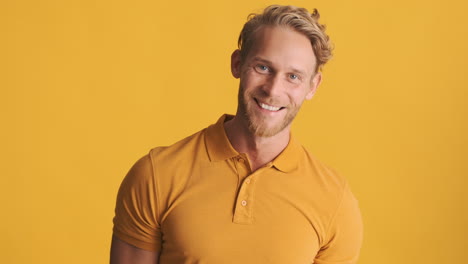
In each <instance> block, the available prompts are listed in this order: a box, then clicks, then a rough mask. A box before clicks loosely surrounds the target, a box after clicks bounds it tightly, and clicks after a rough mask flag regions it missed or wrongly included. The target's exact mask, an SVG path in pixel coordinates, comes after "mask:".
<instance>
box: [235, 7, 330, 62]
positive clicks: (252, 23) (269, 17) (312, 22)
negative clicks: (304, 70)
mask: <svg viewBox="0 0 468 264" xmlns="http://www.w3.org/2000/svg"><path fill="white" fill-rule="evenodd" d="M319 18H320V14H319V12H318V10H317V9H314V11H313V12H312V13H309V11H307V9H305V8H301V7H296V6H281V5H271V6H268V7H267V8H265V10H263V13H261V14H255V13H252V14H250V15H249V16H248V19H247V20H248V21H247V22H246V23H245V24H244V27H243V28H242V31H241V33H240V35H239V40H238V46H239V49H240V56H241V61H244V59H245V58H246V57H247V55H248V53H249V51H250V49H251V48H252V45H253V44H254V42H255V33H256V32H257V30H258V29H260V28H261V27H263V26H287V27H290V28H291V29H293V30H295V31H297V32H299V33H302V34H304V35H305V36H306V37H308V38H309V39H310V43H311V44H312V49H313V50H314V54H315V57H316V60H317V61H316V63H317V64H316V69H315V70H316V71H319V70H321V69H322V67H323V65H324V64H325V63H326V62H327V61H328V60H330V59H331V57H332V49H333V47H332V44H331V42H330V39H329V37H328V35H327V34H325V25H322V24H320V23H319V22H318V20H319Z"/></svg>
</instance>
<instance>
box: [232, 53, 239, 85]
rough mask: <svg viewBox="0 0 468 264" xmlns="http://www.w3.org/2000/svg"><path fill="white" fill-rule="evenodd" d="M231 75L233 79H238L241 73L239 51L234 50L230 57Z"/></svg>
mask: <svg viewBox="0 0 468 264" xmlns="http://www.w3.org/2000/svg"><path fill="white" fill-rule="evenodd" d="M231 73H232V76H234V78H236V79H238V78H240V73H241V58H240V50H238V49H236V50H235V51H234V52H233V53H232V55H231Z"/></svg>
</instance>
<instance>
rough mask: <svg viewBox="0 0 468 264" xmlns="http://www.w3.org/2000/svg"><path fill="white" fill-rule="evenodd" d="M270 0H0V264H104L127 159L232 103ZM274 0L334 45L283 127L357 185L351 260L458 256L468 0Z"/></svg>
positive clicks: (462, 244)
mask: <svg viewBox="0 0 468 264" xmlns="http://www.w3.org/2000/svg"><path fill="white" fill-rule="evenodd" d="M272 3H274V2H272V1H248V0H242V1H239V0H235V1H215V0H211V1H185V2H179V1H142V0H138V1H110V0H106V1H104V0H103V1H90V0H84V1H78V0H76V1H75V0H73V1H58V0H57V1H51V0H44V1H32V0H27V1H25V0H23V1H22V0H16V1H8V0H2V1H1V2H0V38H1V41H0V87H1V96H0V100H1V101H0V102H1V103H0V117H1V130H0V138H1V139H0V140H1V141H0V143H1V152H0V153H1V154H0V155H1V156H0V158H1V162H0V166H1V167H0V169H1V185H0V186H1V189H0V202H1V210H0V214H1V215H0V259H1V262H2V263H48V264H53V263H70V264H71V263H106V262H108V251H109V241H110V237H111V228H112V217H113V209H114V202H115V196H116V192H117V189H118V186H119V184H120V182H121V180H122V178H123V177H124V175H125V174H126V172H127V170H128V169H129V168H130V166H131V165H132V164H133V163H134V162H135V161H136V160H137V159H138V158H139V157H140V156H142V155H144V154H146V153H147V151H148V150H149V149H150V148H152V147H154V146H158V145H167V144H170V143H172V142H174V141H176V140H178V139H181V138H183V137H184V136H186V135H189V134H191V133H193V132H196V131H198V130H199V129H201V128H203V127H205V126H206V125H208V124H211V123H213V122H215V121H216V119H217V118H218V117H219V116H220V115H221V114H222V113H224V112H228V113H234V111H235V108H236V95H237V85H238V84H237V80H235V79H233V78H232V77H231V75H230V70H229V57H230V54H231V52H232V51H233V50H234V49H235V48H236V41H237V35H238V33H239V31H240V29H241V27H242V25H243V23H244V22H245V18H246V16H247V15H248V13H250V12H253V11H258V10H261V9H262V8H263V7H265V6H266V5H268V4H272ZM277 3H282V4H284V3H291V4H295V5H301V6H305V7H307V8H309V9H311V8H313V7H317V8H319V11H320V12H321V14H322V22H325V23H326V24H327V25H328V33H329V34H330V36H331V37H332V40H333V42H334V43H335V46H336V48H335V57H334V58H333V60H332V61H331V62H330V63H329V64H328V65H326V67H325V69H324V82H323V84H322V86H321V87H320V89H319V91H318V93H317V94H316V96H315V97H314V99H313V100H312V101H311V102H308V103H307V104H306V105H305V106H304V107H303V110H302V112H301V113H300V114H299V116H298V118H297V121H296V123H295V125H294V131H295V134H296V136H297V137H298V138H299V139H300V141H301V142H302V143H303V144H304V145H305V146H307V147H308V148H309V149H310V150H311V151H312V152H313V153H315V155H316V156H318V157H319V158H320V159H321V160H322V161H324V162H325V163H327V164H329V165H331V166H332V167H334V168H336V169H337V170H338V171H340V172H341V173H342V174H344V175H346V176H347V178H348V179H349V181H350V182H351V186H352V188H353V191H354V193H355V195H356V196H357V197H358V199H359V201H360V206H361V210H362V213H363V216H364V222H365V241H364V245H363V248H362V253H361V259H360V263H361V264H375V263H378V264H386V263H388V264H394V263H409V264H414V263H425V264H435V263H437V264H439V263H466V247H467V244H468V239H467V236H468V232H467V227H466V225H467V224H468V210H467V209H468V208H467V207H468V206H467V202H468V196H467V194H466V193H465V189H466V188H467V180H466V177H467V176H468V175H467V174H468V159H467V157H468V151H467V148H468V140H467V134H468V125H467V123H468V122H467V121H468V120H467V112H468V110H467V107H466V102H467V100H468V98H467V89H468V86H467V84H468V81H467V78H468V77H467V76H468V72H467V71H468V70H467V68H468V67H467V66H468V65H467V61H468V51H467V50H468V41H467V37H468V18H467V17H468V15H467V12H466V11H467V10H468V8H467V5H468V4H467V2H466V1H463V0H447V1H423V0H394V1H373V0H356V1H350V0H349V1H347V0H342V1H330V0H328V1H325V0H317V1H298V0H295V1H288V2H287V1H277ZM278 239H281V238H278Z"/></svg>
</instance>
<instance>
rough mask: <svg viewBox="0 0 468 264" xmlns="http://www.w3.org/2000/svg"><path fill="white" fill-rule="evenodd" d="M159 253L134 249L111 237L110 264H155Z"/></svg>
mask: <svg viewBox="0 0 468 264" xmlns="http://www.w3.org/2000/svg"><path fill="white" fill-rule="evenodd" d="M158 259H159V252H152V251H147V250H143V249H140V248H137V247H134V246H132V245H130V244H128V243H126V242H123V241H122V240H120V239H118V238H117V237H116V236H112V245H111V253H110V263H111V264H157V263H158Z"/></svg>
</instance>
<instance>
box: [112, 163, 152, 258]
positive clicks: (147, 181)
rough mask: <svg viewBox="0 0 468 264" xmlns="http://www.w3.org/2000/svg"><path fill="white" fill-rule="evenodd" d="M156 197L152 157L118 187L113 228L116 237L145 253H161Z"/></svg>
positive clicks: (130, 173) (136, 166)
mask: <svg viewBox="0 0 468 264" xmlns="http://www.w3.org/2000/svg"><path fill="white" fill-rule="evenodd" d="M156 194H157V192H156V185H155V180H154V176H153V166H152V161H151V157H150V155H146V156H144V157H143V158H141V159H140V160H138V161H137V162H136V163H135V165H133V167H132V168H131V169H130V171H129V172H128V174H127V175H126V176H125V179H124V180H123V181H122V184H121V185H120V189H119V192H118V194H117V202H116V206H115V217H114V228H113V233H114V235H115V236H116V237H118V238H119V239H120V240H122V241H124V242H127V243H128V244H131V245H133V246H135V247H138V248H141V249H144V250H148V251H159V250H160V248H161V229H160V224H159V223H158V221H157V197H156Z"/></svg>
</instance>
